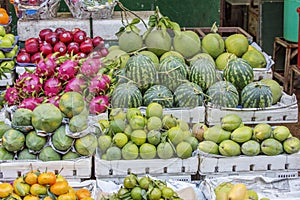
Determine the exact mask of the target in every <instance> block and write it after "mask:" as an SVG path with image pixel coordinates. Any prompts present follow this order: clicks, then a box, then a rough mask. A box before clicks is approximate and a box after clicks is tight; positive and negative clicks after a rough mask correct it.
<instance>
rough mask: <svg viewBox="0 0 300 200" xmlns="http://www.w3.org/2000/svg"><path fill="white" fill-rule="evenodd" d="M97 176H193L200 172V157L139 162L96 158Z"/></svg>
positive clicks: (140, 160)
mask: <svg viewBox="0 0 300 200" xmlns="http://www.w3.org/2000/svg"><path fill="white" fill-rule="evenodd" d="M94 164H95V176H96V177H98V178H100V179H101V178H115V177H123V176H124V175H126V174H128V173H130V172H131V173H134V174H138V175H143V174H150V175H151V176H163V175H167V176H170V177H171V176H180V175H181V176H182V175H184V176H191V175H195V174H196V173H197V171H198V164H199V161H198V156H193V157H190V158H187V159H180V158H170V159H146V160H144V159H138V160H130V161H129V162H128V160H112V161H107V160H102V159H100V157H99V156H97V155H96V156H95V163H94Z"/></svg>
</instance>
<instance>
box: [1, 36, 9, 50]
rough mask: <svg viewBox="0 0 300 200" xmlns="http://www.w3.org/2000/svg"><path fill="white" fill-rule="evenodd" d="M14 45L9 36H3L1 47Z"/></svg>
mask: <svg viewBox="0 0 300 200" xmlns="http://www.w3.org/2000/svg"><path fill="white" fill-rule="evenodd" d="M11 46H12V43H11V41H10V39H9V38H6V37H2V38H1V39H0V48H10V47H11Z"/></svg>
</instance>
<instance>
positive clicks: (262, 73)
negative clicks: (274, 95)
mask: <svg viewBox="0 0 300 200" xmlns="http://www.w3.org/2000/svg"><path fill="white" fill-rule="evenodd" d="M253 73H254V79H253V80H255V81H259V80H261V79H272V78H273V71H272V69H271V68H270V69H268V68H254V69H253Z"/></svg>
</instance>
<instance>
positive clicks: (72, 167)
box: [0, 157, 93, 181]
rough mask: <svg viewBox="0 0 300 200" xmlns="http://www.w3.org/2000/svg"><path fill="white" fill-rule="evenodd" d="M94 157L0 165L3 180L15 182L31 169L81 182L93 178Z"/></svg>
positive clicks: (12, 162)
mask: <svg viewBox="0 0 300 200" xmlns="http://www.w3.org/2000/svg"><path fill="white" fill-rule="evenodd" d="M92 165H93V162H92V157H81V158H78V159H74V160H60V161H46V162H44V161H38V160H31V161H30V160H27V161H16V160H12V161H5V162H1V163H0V169H1V176H0V179H1V180H6V181H7V180H13V179H15V178H17V177H18V176H20V175H24V173H25V172H28V171H30V170H31V169H39V170H40V171H53V172H55V173H59V174H60V175H62V176H64V177H65V178H66V179H68V180H73V181H79V180H84V179H90V178H91V176H92Z"/></svg>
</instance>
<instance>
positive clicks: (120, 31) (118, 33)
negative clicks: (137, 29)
mask: <svg viewBox="0 0 300 200" xmlns="http://www.w3.org/2000/svg"><path fill="white" fill-rule="evenodd" d="M124 31H125V27H124V26H122V27H120V29H119V31H118V32H117V33H116V34H115V35H116V36H117V37H120V36H121V34H122V33H123V32H124Z"/></svg>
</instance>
